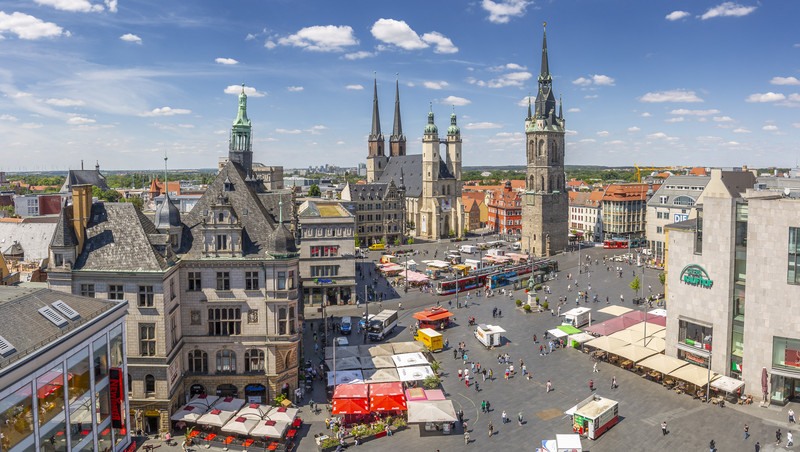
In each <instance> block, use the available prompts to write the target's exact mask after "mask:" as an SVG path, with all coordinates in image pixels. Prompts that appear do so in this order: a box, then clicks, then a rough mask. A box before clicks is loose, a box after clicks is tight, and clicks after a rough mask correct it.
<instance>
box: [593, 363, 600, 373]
mask: <svg viewBox="0 0 800 452" xmlns="http://www.w3.org/2000/svg"><path fill="white" fill-rule="evenodd" d="M594 372H600V371H599V370H597V361H595V362H594V367H592V373H594Z"/></svg>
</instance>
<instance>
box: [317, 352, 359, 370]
mask: <svg viewBox="0 0 800 452" xmlns="http://www.w3.org/2000/svg"><path fill="white" fill-rule="evenodd" d="M336 355H337V356H336V370H337V371H339V370H351V369H361V360H359V359H358V358H355V357H352V356H351V357H348V358H339V356H338V355H339V353H336ZM325 364H326V365H327V366H328V369H331V370H333V366H334V363H333V360H332V359H326V360H325Z"/></svg>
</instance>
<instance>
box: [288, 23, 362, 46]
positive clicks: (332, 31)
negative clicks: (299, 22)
mask: <svg viewBox="0 0 800 452" xmlns="http://www.w3.org/2000/svg"><path fill="white" fill-rule="evenodd" d="M278 44H280V45H285V46H294V47H302V48H304V49H306V50H312V51H317V52H341V51H343V50H344V47H347V46H352V45H356V44H358V39H356V37H355V36H354V35H353V28H352V27H350V26H348V25H341V26H336V25H315V26H313V27H306V28H302V29H300V30H299V31H298V32H297V33H295V34H293V35H289V36H287V37H284V38H280V39H279V40H278Z"/></svg>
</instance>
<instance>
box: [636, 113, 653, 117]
mask: <svg viewBox="0 0 800 452" xmlns="http://www.w3.org/2000/svg"><path fill="white" fill-rule="evenodd" d="M639 116H641V117H642V118H650V117H652V116H653V115H652V114H650V113H648V112H644V113H642V114H641V115H639Z"/></svg>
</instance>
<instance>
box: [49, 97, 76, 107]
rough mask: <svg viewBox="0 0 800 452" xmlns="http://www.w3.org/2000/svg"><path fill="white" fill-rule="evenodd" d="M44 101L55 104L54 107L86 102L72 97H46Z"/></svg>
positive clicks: (72, 105)
mask: <svg viewBox="0 0 800 452" xmlns="http://www.w3.org/2000/svg"><path fill="white" fill-rule="evenodd" d="M44 103H46V104H48V105H55V106H56V107H80V106H81V105H86V102H84V101H82V100H74V99H47V100H45V101H44Z"/></svg>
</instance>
